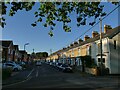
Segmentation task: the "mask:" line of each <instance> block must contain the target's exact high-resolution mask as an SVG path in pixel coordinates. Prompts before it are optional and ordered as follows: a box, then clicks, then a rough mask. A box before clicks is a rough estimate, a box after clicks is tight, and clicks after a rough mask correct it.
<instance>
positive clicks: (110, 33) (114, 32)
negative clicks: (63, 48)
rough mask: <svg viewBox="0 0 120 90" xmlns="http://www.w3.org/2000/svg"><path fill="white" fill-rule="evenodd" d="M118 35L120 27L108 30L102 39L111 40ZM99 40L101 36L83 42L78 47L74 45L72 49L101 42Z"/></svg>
mask: <svg viewBox="0 0 120 90" xmlns="http://www.w3.org/2000/svg"><path fill="white" fill-rule="evenodd" d="M118 33H120V26H118V27H116V28H113V29H110V30H108V32H107V33H102V38H107V37H108V38H109V39H112V38H113V37H114V36H116V35H117V34H118ZM99 39H100V35H98V36H96V37H95V38H89V39H88V40H86V41H83V42H81V43H79V44H77V45H74V46H72V47H71V48H75V47H78V46H81V45H84V44H87V43H90V42H94V41H96V40H99ZM71 48H69V49H71Z"/></svg>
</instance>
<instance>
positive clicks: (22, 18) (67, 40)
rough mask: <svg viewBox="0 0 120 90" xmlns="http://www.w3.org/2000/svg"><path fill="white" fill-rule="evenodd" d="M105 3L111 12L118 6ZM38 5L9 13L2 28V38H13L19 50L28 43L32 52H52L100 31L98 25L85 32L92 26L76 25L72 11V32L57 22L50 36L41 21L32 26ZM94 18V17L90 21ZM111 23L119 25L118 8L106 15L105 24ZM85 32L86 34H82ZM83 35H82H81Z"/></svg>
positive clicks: (115, 25)
mask: <svg viewBox="0 0 120 90" xmlns="http://www.w3.org/2000/svg"><path fill="white" fill-rule="evenodd" d="M103 4H104V5H105V8H104V11H106V12H107V13H109V12H110V11H112V10H113V9H114V8H115V7H116V6H115V5H112V4H111V3H108V2H106V3H103ZM37 7H38V6H37V5H36V6H34V7H33V9H32V10H31V11H28V12H26V11H25V10H23V11H18V12H17V13H16V14H15V15H14V16H13V17H10V16H8V15H6V16H5V18H6V24H7V25H6V26H5V28H3V29H2V32H1V30H0V32H1V33H2V37H1V39H2V40H12V41H13V44H14V45H19V50H24V44H26V43H29V45H26V47H25V50H26V51H27V52H28V53H29V54H31V53H32V52H33V49H34V52H48V53H49V54H50V49H51V50H52V53H53V52H55V51H57V50H60V49H62V48H63V47H67V46H68V45H70V44H71V43H72V42H74V41H75V40H76V39H77V38H82V39H83V38H84V36H85V35H89V36H90V37H91V35H92V31H98V32H99V31H100V29H99V28H100V25H99V24H98V25H96V26H95V27H94V28H92V29H91V30H90V31H89V32H87V33H85V34H84V32H86V31H87V30H88V29H89V28H91V26H89V25H85V26H80V27H77V25H76V15H75V14H74V13H72V14H71V15H70V17H71V19H72V22H71V23H70V26H71V29H72V31H71V32H65V31H64V30H63V28H62V23H60V22H56V24H57V25H56V27H55V28H54V30H53V33H54V36H53V37H50V36H49V35H48V32H49V28H45V27H43V24H42V23H40V24H38V26H36V27H32V26H31V24H32V23H33V22H34V21H35V20H36V18H35V17H34V12H35V10H36V9H37ZM91 20H93V19H92V18H91V19H89V21H91ZM105 24H107V25H111V26H112V27H113V28H115V27H117V26H118V25H120V24H118V9H117V10H115V11H114V12H113V13H111V14H110V15H109V16H108V17H106V18H105V19H104V20H103V21H102V28H103V26H104V25H105ZM82 34H84V35H82ZM81 35H82V36H81ZM80 36H81V37H80Z"/></svg>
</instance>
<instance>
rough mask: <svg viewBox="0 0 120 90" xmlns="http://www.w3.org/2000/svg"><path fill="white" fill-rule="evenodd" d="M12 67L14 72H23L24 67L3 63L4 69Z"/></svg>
mask: <svg viewBox="0 0 120 90" xmlns="http://www.w3.org/2000/svg"><path fill="white" fill-rule="evenodd" d="M6 67H11V68H12V70H13V71H19V70H22V67H21V66H20V65H18V64H16V63H3V68H6Z"/></svg>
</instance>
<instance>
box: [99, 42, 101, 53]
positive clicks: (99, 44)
mask: <svg viewBox="0 0 120 90" xmlns="http://www.w3.org/2000/svg"><path fill="white" fill-rule="evenodd" d="M100 51H101V49H100V43H98V53H100Z"/></svg>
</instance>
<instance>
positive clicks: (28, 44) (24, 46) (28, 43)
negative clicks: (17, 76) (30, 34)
mask: <svg viewBox="0 0 120 90" xmlns="http://www.w3.org/2000/svg"><path fill="white" fill-rule="evenodd" d="M26 45H29V43H25V44H24V51H25V46H26Z"/></svg>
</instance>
